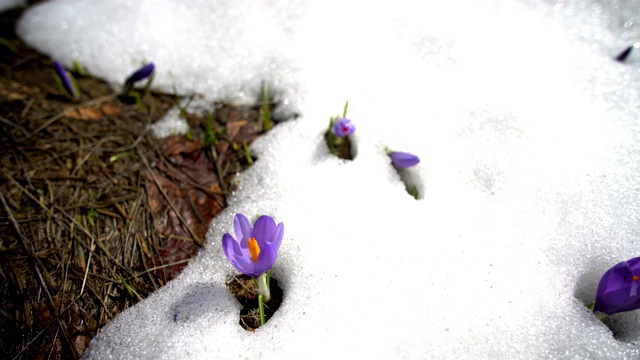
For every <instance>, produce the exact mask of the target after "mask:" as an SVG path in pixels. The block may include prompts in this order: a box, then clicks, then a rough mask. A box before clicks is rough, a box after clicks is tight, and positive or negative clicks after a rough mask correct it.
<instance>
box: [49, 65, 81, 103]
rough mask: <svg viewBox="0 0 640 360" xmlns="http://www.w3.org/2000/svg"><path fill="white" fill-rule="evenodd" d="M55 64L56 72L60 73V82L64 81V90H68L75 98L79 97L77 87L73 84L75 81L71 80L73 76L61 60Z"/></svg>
mask: <svg viewBox="0 0 640 360" xmlns="http://www.w3.org/2000/svg"><path fill="white" fill-rule="evenodd" d="M53 66H54V68H55V69H56V74H57V75H58V78H59V79H60V82H61V83H62V87H63V88H64V90H65V91H66V92H67V94H68V95H69V96H71V97H72V98H74V99H77V98H78V92H77V91H76V87H75V85H74V84H73V81H72V80H71V77H70V76H69V73H68V72H67V70H66V69H65V68H64V66H62V64H61V63H60V62H59V61H54V62H53Z"/></svg>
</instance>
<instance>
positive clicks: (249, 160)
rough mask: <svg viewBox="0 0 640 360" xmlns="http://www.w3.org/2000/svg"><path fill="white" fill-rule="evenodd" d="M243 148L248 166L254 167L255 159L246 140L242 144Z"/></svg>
mask: <svg viewBox="0 0 640 360" xmlns="http://www.w3.org/2000/svg"><path fill="white" fill-rule="evenodd" d="M242 147H243V148H244V157H245V158H246V159H247V164H249V165H253V158H252V157H251V153H250V152H249V145H247V141H246V140H245V141H243V142H242Z"/></svg>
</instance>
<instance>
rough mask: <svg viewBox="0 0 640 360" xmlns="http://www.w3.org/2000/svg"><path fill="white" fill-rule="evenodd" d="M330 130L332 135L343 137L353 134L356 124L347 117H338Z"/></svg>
mask: <svg viewBox="0 0 640 360" xmlns="http://www.w3.org/2000/svg"><path fill="white" fill-rule="evenodd" d="M332 131H333V135H335V136H337V137H343V136H347V135H351V134H353V132H354V131H356V126H355V125H354V124H353V122H352V121H351V120H349V119H347V118H338V119H336V121H334V123H333V129H332Z"/></svg>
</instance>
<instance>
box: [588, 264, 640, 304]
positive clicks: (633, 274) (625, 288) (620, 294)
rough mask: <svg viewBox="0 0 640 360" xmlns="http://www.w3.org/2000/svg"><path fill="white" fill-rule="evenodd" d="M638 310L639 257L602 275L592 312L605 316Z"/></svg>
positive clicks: (639, 284) (639, 298)
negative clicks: (598, 312)
mask: <svg viewBox="0 0 640 360" xmlns="http://www.w3.org/2000/svg"><path fill="white" fill-rule="evenodd" d="M636 309H640V257H637V258H633V259H630V260H627V261H623V262H621V263H618V264H616V265H615V266H614V267H612V268H611V269H609V270H607V272H605V273H604V275H602V279H600V283H599V284H598V291H597V292H596V303H595V307H594V310H595V311H600V312H602V313H605V314H607V315H612V314H615V313H619V312H623V311H632V310H636Z"/></svg>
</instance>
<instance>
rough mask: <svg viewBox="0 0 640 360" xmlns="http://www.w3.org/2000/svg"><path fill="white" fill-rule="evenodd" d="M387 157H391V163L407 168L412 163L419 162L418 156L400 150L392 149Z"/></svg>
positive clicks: (412, 164)
mask: <svg viewBox="0 0 640 360" xmlns="http://www.w3.org/2000/svg"><path fill="white" fill-rule="evenodd" d="M389 157H390V158H391V162H392V163H393V165H395V166H397V167H401V168H407V167H411V166H414V165H417V164H418V163H419V162H420V158H419V157H417V156H415V155H413V154H411V153H408V152H402V151H393V152H391V153H389Z"/></svg>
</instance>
